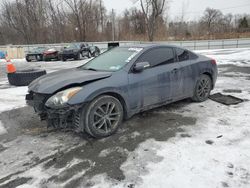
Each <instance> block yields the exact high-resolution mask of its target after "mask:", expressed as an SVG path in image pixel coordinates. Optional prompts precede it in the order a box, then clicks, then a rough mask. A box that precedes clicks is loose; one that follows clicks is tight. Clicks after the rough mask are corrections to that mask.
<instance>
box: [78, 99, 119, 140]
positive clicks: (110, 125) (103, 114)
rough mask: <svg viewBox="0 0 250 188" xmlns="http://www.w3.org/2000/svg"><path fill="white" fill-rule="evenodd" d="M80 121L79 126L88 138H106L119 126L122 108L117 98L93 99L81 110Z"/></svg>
mask: <svg viewBox="0 0 250 188" xmlns="http://www.w3.org/2000/svg"><path fill="white" fill-rule="evenodd" d="M107 106H108V107H107ZM100 109H102V110H103V111H102V110H100ZM105 109H106V110H105ZM80 121H81V123H82V125H81V126H83V127H84V130H85V131H86V133H88V134H89V135H90V136H93V137H95V138H104V137H108V136H111V135H112V134H114V133H115V132H116V131H117V130H118V128H119V126H120V125H121V123H122V121H123V107H122V105H121V103H120V101H119V100H118V99H117V98H115V97H112V96H109V95H103V96H100V97H97V98H96V99H94V100H93V101H92V102H90V103H89V104H88V105H87V106H86V107H85V108H84V109H83V111H82V113H81V117H80ZM98 122H99V123H98ZM97 126H98V127H97Z"/></svg>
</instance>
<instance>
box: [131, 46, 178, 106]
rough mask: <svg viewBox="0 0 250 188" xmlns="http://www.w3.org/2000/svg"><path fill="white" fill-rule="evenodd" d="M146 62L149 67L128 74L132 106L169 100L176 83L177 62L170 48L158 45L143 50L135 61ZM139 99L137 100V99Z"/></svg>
mask: <svg viewBox="0 0 250 188" xmlns="http://www.w3.org/2000/svg"><path fill="white" fill-rule="evenodd" d="M138 62H148V63H149V64H150V67H149V68H147V69H145V70H144V71H143V72H140V73H136V72H133V71H132V72H131V73H130V74H129V94H130V97H131V98H132V99H134V101H133V104H134V107H137V106H138V105H140V108H147V107H149V106H151V105H155V104H160V103H162V102H165V101H171V100H172V99H171V97H172V93H174V92H175V89H176V88H175V87H174V85H175V84H178V82H179V80H178V76H177V74H178V69H179V64H178V63H175V55H174V51H173V49H172V48H169V47H158V48H153V49H150V50H148V51H146V52H144V53H143V54H142V55H141V56H140V57H139V58H138V59H137V61H136V63H138ZM138 99H139V100H138Z"/></svg>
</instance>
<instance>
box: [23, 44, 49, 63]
mask: <svg viewBox="0 0 250 188" xmlns="http://www.w3.org/2000/svg"><path fill="white" fill-rule="evenodd" d="M46 50H47V48H46V47H35V48H33V49H32V50H30V51H28V52H27V54H26V61H28V62H30V61H43V53H44V52H45V51H46Z"/></svg>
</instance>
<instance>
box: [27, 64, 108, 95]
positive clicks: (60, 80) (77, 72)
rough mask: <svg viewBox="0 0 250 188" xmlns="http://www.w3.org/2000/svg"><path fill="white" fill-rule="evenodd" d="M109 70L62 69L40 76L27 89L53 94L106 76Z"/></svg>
mask: <svg viewBox="0 0 250 188" xmlns="http://www.w3.org/2000/svg"><path fill="white" fill-rule="evenodd" d="M111 75H112V73H110V72H99V71H90V70H82V69H79V68H74V69H67V70H62V71H58V72H54V73H50V74H47V75H45V76H42V77H40V78H38V79H36V80H35V81H33V82H32V83H31V84H30V85H29V91H32V92H35V93H42V94H53V93H55V92H57V91H59V90H60V89H63V88H65V87H70V86H72V87H73V86H74V85H81V84H84V83H89V82H93V81H97V80H100V79H104V78H108V77H110V76H111Z"/></svg>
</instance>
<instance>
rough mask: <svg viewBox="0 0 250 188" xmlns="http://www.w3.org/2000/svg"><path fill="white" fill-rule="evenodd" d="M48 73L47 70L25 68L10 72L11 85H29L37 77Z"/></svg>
mask: <svg viewBox="0 0 250 188" xmlns="http://www.w3.org/2000/svg"><path fill="white" fill-rule="evenodd" d="M45 74H46V71H45V70H35V69H33V70H24V71H17V72H15V73H8V80H9V83H10V85H14V86H28V85H29V84H30V83H31V82H32V81H34V80H35V79H37V78H39V77H41V76H43V75H45Z"/></svg>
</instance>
